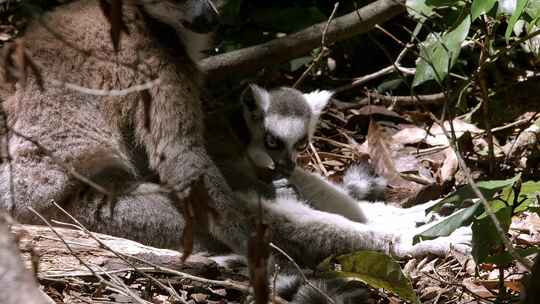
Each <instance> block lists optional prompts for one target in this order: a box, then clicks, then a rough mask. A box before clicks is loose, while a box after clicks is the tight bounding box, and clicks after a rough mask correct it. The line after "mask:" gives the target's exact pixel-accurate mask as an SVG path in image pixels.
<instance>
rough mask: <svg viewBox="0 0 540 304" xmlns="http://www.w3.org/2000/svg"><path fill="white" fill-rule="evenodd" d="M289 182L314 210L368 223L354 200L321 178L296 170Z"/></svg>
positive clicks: (342, 190) (299, 169)
mask: <svg viewBox="0 0 540 304" xmlns="http://www.w3.org/2000/svg"><path fill="white" fill-rule="evenodd" d="M289 181H290V183H291V184H292V185H294V187H295V188H296V190H297V191H298V192H299V195H300V197H301V198H302V199H303V200H305V201H306V202H307V203H308V204H309V205H310V206H312V207H313V208H314V209H317V210H320V211H325V212H330V213H334V214H339V215H342V216H344V217H346V218H348V219H350V220H351V221H355V222H359V223H366V222H368V221H369V218H367V217H366V215H365V213H364V211H363V210H362V208H361V207H360V205H359V204H358V202H357V201H356V200H355V199H354V198H352V197H351V196H349V195H348V194H347V192H345V190H344V189H342V188H340V187H339V186H337V185H334V184H332V183H331V182H329V181H327V180H325V179H324V178H323V177H321V176H319V175H317V174H314V173H310V172H307V171H304V170H303V169H301V168H296V169H295V170H294V172H293V174H292V175H291V177H290V178H289Z"/></svg>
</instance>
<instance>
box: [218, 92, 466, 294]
mask: <svg viewBox="0 0 540 304" xmlns="http://www.w3.org/2000/svg"><path fill="white" fill-rule="evenodd" d="M331 95H332V93H331V92H329V91H314V92H311V93H308V94H302V93H301V92H300V91H298V90H295V89H292V88H286V87H282V88H278V89H275V90H270V91H267V90H265V89H263V88H261V87H258V86H256V85H251V86H250V88H249V90H247V91H245V92H244V93H243V94H242V98H241V100H242V104H241V107H240V109H239V113H236V115H234V116H233V118H232V120H231V124H232V125H233V127H234V129H235V131H236V132H235V133H236V134H237V136H238V137H239V138H240V141H241V142H242V144H243V147H244V149H245V151H244V153H243V154H242V153H240V154H241V155H245V158H237V159H235V161H230V159H228V161H221V162H219V161H218V166H219V167H220V169H221V170H222V172H223V173H224V174H225V177H226V179H227V181H228V183H229V184H230V185H231V187H232V188H233V190H235V191H236V195H237V196H238V197H240V198H243V199H244V200H245V201H246V202H257V201H258V198H260V197H262V199H263V202H264V204H262V206H263V208H265V212H264V215H263V221H267V222H268V223H269V224H270V227H276V226H275V225H281V226H283V229H277V230H278V231H283V232H285V235H274V238H273V241H274V242H277V243H279V244H280V245H285V246H287V245H289V244H291V243H292V244H295V243H296V244H299V243H303V242H305V241H306V239H307V238H309V237H315V238H316V237H317V236H323V237H324V236H326V237H328V238H327V239H326V240H320V241H319V242H317V243H314V246H322V247H323V248H324V247H329V248H332V247H333V246H334V245H333V243H335V244H340V243H342V242H343V241H345V242H347V241H346V239H349V238H356V237H360V238H362V244H357V245H356V246H360V247H361V249H371V250H378V251H381V250H382V251H385V252H387V253H391V254H395V255H397V256H398V257H400V256H401V257H402V256H404V255H403V254H405V255H423V254H426V253H437V254H444V253H446V252H448V251H449V249H450V247H451V246H450V245H451V244H453V245H454V246H455V247H457V249H458V250H467V249H468V243H469V241H470V233H469V230H468V229H467V228H464V229H461V230H459V231H458V232H456V233H455V234H454V235H452V236H451V237H448V238H441V239H437V240H433V241H429V242H424V243H421V244H418V245H416V246H413V245H412V237H413V236H414V235H415V234H416V232H419V230H418V229H427V228H426V227H424V228H416V226H417V223H422V222H424V221H425V219H426V214H425V210H426V209H427V208H428V207H429V206H431V205H432V203H428V204H424V205H420V206H416V207H413V208H408V209H402V208H397V207H392V206H388V205H385V204H384V203H383V202H372V201H370V200H373V199H376V198H378V197H380V194H381V193H382V192H384V188H385V187H386V183H385V180H384V179H383V178H380V177H375V176H373V175H372V174H371V173H370V172H369V170H368V169H367V168H364V167H363V166H353V167H351V168H350V169H349V170H347V172H346V174H345V176H344V181H343V185H342V186H340V185H336V184H334V183H331V182H329V181H328V180H326V179H324V178H323V177H321V176H319V175H317V174H314V173H310V172H307V171H305V170H303V169H302V168H300V167H298V166H297V165H296V158H297V155H298V153H299V152H301V151H302V150H304V149H305V148H306V147H307V145H308V144H309V142H310V140H311V137H312V136H313V133H314V132H315V128H316V125H317V123H318V120H319V117H320V115H321V112H322V110H323V108H324V107H325V106H326V104H327V103H328V101H329V99H330V97H331ZM220 142H222V141H220ZM222 150H223V149H220V151H221V152H222ZM250 166H251V167H254V169H252V170H251V171H250V170H249V169H248V168H249V167H250ZM246 172H253V174H251V175H249V174H246ZM353 223H354V224H353ZM299 226H302V227H304V229H301V230H297V231H295V230H294V229H291V228H294V227H299ZM353 226H354V228H353ZM276 228H277V227H276ZM349 229H351V230H349ZM348 230H349V231H350V232H348ZM353 231H355V232H353ZM342 233H343V234H342ZM282 237H283V238H286V239H287V241H286V242H279V239H280V238H282ZM276 239H277V240H278V241H276ZM342 244H343V243H342ZM392 244H394V245H396V247H398V248H399V247H401V248H402V249H398V250H394V249H392V248H391V247H392ZM354 247H355V245H352V247H351V250H357V249H358V248H360V247H356V248H357V249H353V248H354ZM385 248H387V249H385ZM283 249H285V251H286V252H287V253H289V254H291V255H292V256H294V257H295V258H296V259H297V262H299V263H301V264H302V265H314V263H316V261H315V260H312V258H313V256H314V255H311V254H306V251H303V252H300V250H301V248H299V247H298V248H295V247H294V246H289V247H287V248H283ZM400 250H403V251H401V252H400ZM330 251H333V250H332V249H330ZM339 252H340V250H339V249H338V250H335V251H333V253H334V254H335V253H339ZM278 260H279V259H278ZM314 282H315V283H316V285H318V286H319V287H320V288H321V289H323V290H324V291H325V292H327V293H329V294H331V295H332V296H333V297H335V300H337V302H338V303H342V302H346V303H348V302H350V301H354V302H358V301H362V299H363V298H364V295H365V290H363V289H360V290H358V289H356V290H353V291H352V293H347V292H345V291H344V290H343V288H344V286H346V285H347V283H346V281H342V280H335V281H327V280H320V279H317V278H315V280H314ZM276 289H277V292H278V294H279V295H280V296H282V297H284V298H286V299H287V300H290V301H293V302H294V303H327V299H326V297H325V296H324V295H321V294H320V293H319V292H318V291H316V290H314V289H313V288H311V287H309V286H308V285H306V284H304V283H303V281H302V279H301V277H298V276H295V275H285V276H279V277H278V281H277V287H276Z"/></svg>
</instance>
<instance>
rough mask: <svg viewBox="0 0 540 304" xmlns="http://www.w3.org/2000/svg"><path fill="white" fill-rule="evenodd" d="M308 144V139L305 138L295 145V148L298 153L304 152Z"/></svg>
mask: <svg viewBox="0 0 540 304" xmlns="http://www.w3.org/2000/svg"><path fill="white" fill-rule="evenodd" d="M308 144H309V141H308V138H307V136H305V137H303V138H302V139H300V140H299V141H298V142H297V143H296V145H295V148H296V150H298V151H304V150H306V149H307V146H308Z"/></svg>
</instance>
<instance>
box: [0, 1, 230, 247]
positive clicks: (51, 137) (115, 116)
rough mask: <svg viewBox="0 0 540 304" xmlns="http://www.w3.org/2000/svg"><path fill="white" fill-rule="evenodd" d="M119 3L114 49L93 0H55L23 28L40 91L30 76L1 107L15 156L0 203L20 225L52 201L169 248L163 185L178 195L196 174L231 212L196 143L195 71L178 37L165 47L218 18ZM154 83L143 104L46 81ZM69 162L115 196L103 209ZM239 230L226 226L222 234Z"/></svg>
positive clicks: (107, 86)
mask: <svg viewBox="0 0 540 304" xmlns="http://www.w3.org/2000/svg"><path fill="white" fill-rule="evenodd" d="M124 3H125V4H124V6H123V21H124V23H125V25H126V27H127V28H126V30H127V32H129V34H125V33H124V35H123V36H122V39H121V41H120V50H119V52H118V53H116V52H115V51H114V49H113V46H112V43H111V39H110V37H109V33H110V28H109V23H108V22H107V19H106V17H105V16H104V15H103V13H102V11H101V9H100V4H99V1H97V0H79V1H74V2H71V3H69V4H65V5H62V6H59V7H58V8H56V9H55V10H54V11H52V12H50V13H47V14H45V15H44V16H43V17H42V20H43V22H44V23H45V25H46V26H43V25H42V24H41V23H40V22H39V21H37V20H36V21H34V22H32V23H31V24H30V25H29V27H28V29H27V31H26V34H25V36H24V41H25V46H26V49H27V51H28V53H29V54H30V56H31V58H32V60H33V61H34V62H35V63H36V64H37V65H39V66H40V67H41V75H42V78H43V79H44V81H45V90H44V91H41V90H40V88H39V85H38V82H37V81H36V79H35V78H34V77H32V76H31V77H30V79H29V81H28V82H27V84H26V87H21V86H20V84H18V85H17V91H16V93H15V95H13V96H11V97H10V98H9V99H8V101H7V102H6V103H5V111H6V113H7V116H8V120H9V128H10V129H11V132H10V137H9V152H10V156H11V158H12V160H11V166H9V165H7V164H3V165H2V167H1V171H0V174H1V175H0V195H1V196H0V207H1V208H4V209H8V210H9V211H10V212H11V213H12V214H13V215H14V216H15V217H16V218H17V219H19V220H20V221H23V222H26V223H41V222H40V221H39V219H38V218H37V217H35V216H34V215H33V214H32V213H31V212H30V211H29V210H28V209H27V207H32V208H34V209H35V210H37V211H38V212H40V213H42V214H43V215H45V216H46V217H56V218H58V217H60V218H62V217H61V216H60V214H59V212H58V210H57V209H56V208H55V207H54V206H53V204H52V202H53V201H55V202H57V203H59V204H61V205H62V206H64V207H65V208H66V209H68V211H70V212H71V213H72V214H73V215H74V216H76V217H77V218H78V219H80V220H81V221H82V222H83V223H84V224H85V225H87V226H88V228H90V229H92V230H94V231H99V232H104V233H110V234H114V235H119V236H124V237H128V238H132V239H135V240H138V241H141V242H143V243H146V244H151V245H156V246H166V247H176V248H178V247H180V246H179V245H180V243H181V241H180V239H181V233H182V229H183V220H182V215H181V213H180V212H179V210H181V206H176V205H177V204H176V205H175V203H174V200H172V199H171V197H170V195H169V192H167V191H162V190H163V187H161V186H160V185H166V186H167V187H168V188H169V189H171V188H172V189H174V190H176V195H178V196H179V197H180V199H182V198H183V197H185V195H186V193H187V192H188V191H189V189H190V187H189V186H190V184H191V182H192V181H193V180H194V179H197V178H198V177H199V176H205V183H206V185H207V188H208V190H209V191H210V193H211V197H212V198H213V200H214V201H215V202H216V203H215V206H213V207H214V208H215V209H217V211H219V212H222V213H224V214H226V213H227V212H230V211H231V208H230V207H224V206H230V205H231V204H232V202H231V195H230V190H228V188H227V186H226V185H225V184H224V182H223V178H222V177H221V175H220V174H219V172H218V171H217V169H216V168H215V166H214V165H213V163H212V161H211V160H210V159H209V158H208V156H207V153H206V149H205V147H204V139H203V130H204V126H203V124H202V122H201V119H200V117H202V115H203V113H202V111H201V105H200V103H201V102H200V99H199V93H198V91H199V88H198V86H197V85H195V83H194V82H193V78H194V77H193V76H194V75H195V74H196V66H195V64H194V63H193V62H192V61H191V59H190V58H189V57H188V56H186V54H185V52H184V51H183V50H184V48H183V46H182V45H181V44H171V43H169V42H168V41H170V40H174V37H176V33H175V32H181V31H184V30H186V31H187V30H190V29H193V30H197V31H199V32H206V31H210V30H212V29H213V28H214V27H215V25H216V21H217V15H216V12H215V11H214V9H213V7H212V6H211V5H210V3H209V2H207V1H206V0H203V1H196V0H187V1H168V0H164V1H139V0H133V1H125V2H124ZM156 27H158V30H159V31H156V30H155V29H156ZM162 29H169V32H166V33H163V32H161V30H162ZM171 32H172V33H173V34H174V35H172V36H171V35H170V34H171ZM160 35H163V36H160ZM59 37H60V38H59ZM160 37H164V39H162V38H160ZM178 41H179V40H178ZM163 42H168V43H163ZM183 44H184V45H185V44H189V41H184V42H183ZM156 78H159V81H160V82H159V84H157V85H155V86H153V87H152V88H150V89H149V90H148V93H149V97H150V102H147V101H145V99H144V98H141V93H139V92H134V93H130V94H126V95H121V96H116V95H115V94H101V95H104V96H100V95H99V94H98V95H95V94H86V93H84V92H80V91H78V90H73V89H69V88H66V86H65V85H58V84H57V85H51V83H53V82H54V81H56V82H57V83H58V82H59V83H61V84H64V83H66V84H74V85H77V86H78V87H83V88H89V89H90V91H97V92H100V91H105V92H106V91H107V90H121V89H126V88H130V87H132V86H134V85H139V84H146V83H149V82H150V81H151V80H154V79H156ZM53 84H54V83H53ZM29 139H30V140H29ZM32 141H35V142H38V143H39V145H40V146H37V145H35V144H34V143H33V142H32ZM42 148H45V150H46V151H48V152H45V151H43V149H42ZM48 153H49V154H52V156H53V157H50V155H47V154H48ZM59 162H60V163H61V164H59ZM66 168H72V169H73V170H74V171H76V172H78V173H79V174H80V175H82V176H84V177H87V178H89V179H91V180H93V181H94V182H95V183H97V184H98V185H101V186H102V187H104V188H105V189H106V190H108V192H109V193H113V194H115V195H116V199H115V204H114V208H108V206H109V201H111V200H110V197H108V195H105V194H104V193H101V192H100V191H97V190H96V189H94V188H93V187H90V186H88V184H86V183H84V182H81V180H80V179H79V178H76V177H75V176H74V175H73V174H71V173H69V170H68V169H66ZM150 175H151V176H155V177H151V176H150ZM11 194H13V195H11ZM222 209H223V210H222ZM225 229H229V228H225ZM230 229H234V228H233V227H231V228H230ZM220 231H221V230H220ZM238 234H240V233H238V232H237V233H224V234H223V237H222V239H223V240H227V238H228V237H227V235H231V238H232V237H233V236H234V237H236V236H237V235H238ZM231 242H237V239H234V240H232V241H231Z"/></svg>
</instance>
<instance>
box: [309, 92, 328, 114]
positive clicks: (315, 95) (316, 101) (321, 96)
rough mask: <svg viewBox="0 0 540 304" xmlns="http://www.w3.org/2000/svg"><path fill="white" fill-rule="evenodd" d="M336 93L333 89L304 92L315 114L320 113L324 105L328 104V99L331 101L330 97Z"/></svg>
mask: <svg viewBox="0 0 540 304" xmlns="http://www.w3.org/2000/svg"><path fill="white" fill-rule="evenodd" d="M333 94H334V93H333V92H331V91H319V90H316V91H313V92H310V93H306V94H304V97H305V98H306V100H307V102H308V104H309V106H310V107H311V111H312V112H313V114H315V115H320V114H321V112H322V110H323V109H324V107H326V105H327V104H328V101H330V98H331V97H332V95H333Z"/></svg>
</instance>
